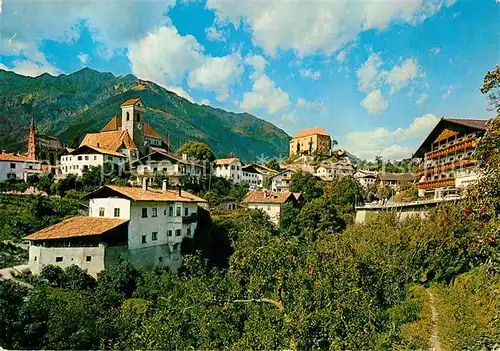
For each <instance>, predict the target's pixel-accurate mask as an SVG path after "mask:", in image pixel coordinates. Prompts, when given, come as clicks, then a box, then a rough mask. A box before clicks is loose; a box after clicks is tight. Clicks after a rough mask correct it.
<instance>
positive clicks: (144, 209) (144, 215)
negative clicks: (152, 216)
mask: <svg viewBox="0 0 500 351" xmlns="http://www.w3.org/2000/svg"><path fill="white" fill-rule="evenodd" d="M147 216H148V209H147V208H143V209H142V218H146V217H147Z"/></svg>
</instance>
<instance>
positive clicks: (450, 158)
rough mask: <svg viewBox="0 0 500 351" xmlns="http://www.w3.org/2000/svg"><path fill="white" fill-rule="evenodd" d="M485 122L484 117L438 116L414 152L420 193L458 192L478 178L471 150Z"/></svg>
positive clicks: (483, 128) (422, 194) (475, 160)
mask: <svg viewBox="0 0 500 351" xmlns="http://www.w3.org/2000/svg"><path fill="white" fill-rule="evenodd" d="M487 123H488V120H486V119H465V118H464V119H460V118H441V119H440V121H439V122H438V124H437V125H436V126H435V127H434V129H433V130H432V131H431V132H430V133H429V135H428V136H427V137H426V138H425V140H424V141H423V142H422V145H420V147H419V148H418V149H417V151H416V152H415V154H414V155H413V158H418V159H419V162H418V168H417V176H418V189H419V196H422V197H424V196H425V197H432V198H443V197H445V196H446V195H450V194H457V193H458V192H459V191H460V190H461V189H464V188H466V187H467V186H468V185H469V184H471V183H474V182H475V181H476V180H477V179H478V173H477V159H476V158H475V157H474V152H475V149H476V142H477V139H478V138H479V137H481V136H482V135H483V134H484V132H485V131H486V127H487Z"/></svg>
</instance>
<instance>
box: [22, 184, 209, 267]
mask: <svg viewBox="0 0 500 351" xmlns="http://www.w3.org/2000/svg"><path fill="white" fill-rule="evenodd" d="M86 198H87V199H88V200H89V216H88V217H84V216H79V217H73V218H70V219H67V220H64V221H62V222H60V223H58V224H55V225H53V226H50V227H48V228H45V229H42V230H41V231H39V232H36V233H33V234H31V235H29V236H27V237H26V238H25V239H26V240H29V242H30V247H29V266H30V269H31V271H32V272H33V273H34V274H37V273H39V272H40V269H41V268H42V267H43V266H44V265H47V264H55V265H59V266H61V267H67V266H70V265H72V264H76V265H78V266H80V267H81V268H84V269H87V270H88V272H89V274H91V275H94V276H95V275H97V273H99V272H100V271H101V270H103V269H105V268H107V267H109V266H110V265H113V264H115V263H116V262H118V260H119V259H124V260H129V261H131V262H132V263H134V264H135V265H137V266H140V267H145V268H148V269H151V268H155V267H168V268H170V269H172V270H173V271H176V270H177V269H178V268H179V267H180V266H181V264H182V259H181V252H180V246H181V242H182V240H183V239H184V238H192V237H193V235H194V232H195V230H196V226H197V218H198V204H202V203H205V202H206V201H205V200H203V199H201V198H199V197H197V196H194V195H192V194H190V193H187V192H184V191H180V190H164V189H162V190H159V189H150V188H147V187H143V188H131V187H118V186H112V185H108V186H103V187H101V188H100V189H98V190H96V191H94V192H93V193H90V194H88V195H87V196H86Z"/></svg>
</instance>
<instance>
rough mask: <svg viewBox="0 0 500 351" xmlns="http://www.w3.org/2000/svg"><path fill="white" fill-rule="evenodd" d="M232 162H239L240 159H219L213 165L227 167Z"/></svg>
mask: <svg viewBox="0 0 500 351" xmlns="http://www.w3.org/2000/svg"><path fill="white" fill-rule="evenodd" d="M234 161H240V159H239V158H236V157H228V158H219V159H218V160H216V161H215V163H216V164H218V165H229V164H231V163H233V162H234Z"/></svg>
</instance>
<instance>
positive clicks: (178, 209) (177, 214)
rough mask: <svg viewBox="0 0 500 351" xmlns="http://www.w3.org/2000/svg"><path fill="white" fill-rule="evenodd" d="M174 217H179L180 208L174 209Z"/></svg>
mask: <svg viewBox="0 0 500 351" xmlns="http://www.w3.org/2000/svg"><path fill="white" fill-rule="evenodd" d="M175 215H176V216H177V217H179V216H180V215H181V208H180V207H177V208H176V209H175Z"/></svg>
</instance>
